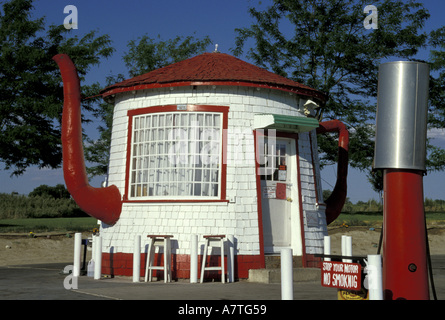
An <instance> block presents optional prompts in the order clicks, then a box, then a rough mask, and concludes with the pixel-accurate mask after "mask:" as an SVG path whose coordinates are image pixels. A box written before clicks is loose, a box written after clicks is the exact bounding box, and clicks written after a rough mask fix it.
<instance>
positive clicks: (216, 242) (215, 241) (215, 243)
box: [200, 235, 226, 283]
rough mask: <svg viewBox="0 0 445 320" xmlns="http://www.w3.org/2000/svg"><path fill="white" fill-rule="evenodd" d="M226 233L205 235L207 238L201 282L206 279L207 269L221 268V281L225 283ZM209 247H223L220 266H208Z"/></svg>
mask: <svg viewBox="0 0 445 320" xmlns="http://www.w3.org/2000/svg"><path fill="white" fill-rule="evenodd" d="M225 237H226V236H225V235H215V236H214V235H209V236H204V239H205V240H206V242H205V246H204V255H203V256H202V267H201V281H200V282H201V283H202V282H203V280H204V272H205V271H206V270H221V282H222V283H225V268H224V238H225ZM208 247H220V248H221V265H220V266H219V267H206V266H205V265H206V258H207V249H208Z"/></svg>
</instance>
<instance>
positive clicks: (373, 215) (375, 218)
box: [331, 212, 445, 227]
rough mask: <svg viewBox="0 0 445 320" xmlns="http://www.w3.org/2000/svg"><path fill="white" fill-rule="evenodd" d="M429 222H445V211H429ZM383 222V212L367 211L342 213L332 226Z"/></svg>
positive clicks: (427, 214) (371, 224)
mask: <svg viewBox="0 0 445 320" xmlns="http://www.w3.org/2000/svg"><path fill="white" fill-rule="evenodd" d="M426 222H427V223H445V212H431V213H430V212H427V213H426ZM382 223H383V213H382V212H366V213H342V214H340V216H339V217H338V218H337V219H336V220H335V221H334V222H333V223H332V224H331V225H332V226H340V225H343V224H344V225H347V226H369V227H372V226H381V225H382Z"/></svg>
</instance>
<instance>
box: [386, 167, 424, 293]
mask: <svg viewBox="0 0 445 320" xmlns="http://www.w3.org/2000/svg"><path fill="white" fill-rule="evenodd" d="M422 179H423V172H421V171H416V170H400V169H386V170H384V177H383V181H384V198H383V203H384V207H383V270H382V276H383V297H384V299H385V300H399V299H403V300H429V286H428V265H427V249H426V230H425V211H424V206H423V181H422Z"/></svg>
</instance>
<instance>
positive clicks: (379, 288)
mask: <svg viewBox="0 0 445 320" xmlns="http://www.w3.org/2000/svg"><path fill="white" fill-rule="evenodd" d="M367 269H368V293H369V300H383V284H382V257H381V255H379V254H369V255H368V266H367Z"/></svg>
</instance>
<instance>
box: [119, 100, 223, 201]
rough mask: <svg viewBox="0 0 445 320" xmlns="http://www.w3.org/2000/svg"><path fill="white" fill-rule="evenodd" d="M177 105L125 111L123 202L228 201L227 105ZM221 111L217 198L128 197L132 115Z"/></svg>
mask: <svg viewBox="0 0 445 320" xmlns="http://www.w3.org/2000/svg"><path fill="white" fill-rule="evenodd" d="M178 106H181V107H182V106H183V105H163V106H153V107H146V108H139V109H131V110H128V111H127V116H128V117H129V119H128V131H127V132H128V135H127V163H126V167H125V193H124V195H123V202H126V203H163V202H177V203H180V202H184V203H187V202H229V200H227V199H226V179H227V152H226V151H227V129H228V123H229V120H228V119H229V116H228V115H229V107H228V106H214V105H194V104H189V105H184V107H185V109H183V108H179V109H178ZM173 111H174V112H192V111H195V112H221V113H222V116H223V123H222V129H223V136H222V148H221V151H222V155H221V160H222V161H221V189H220V190H221V195H220V197H219V199H199V198H198V197H197V198H196V199H177V198H172V199H153V200H149V199H141V200H135V199H129V198H128V192H129V187H130V163H131V143H132V141H131V136H132V132H133V117H134V116H137V115H142V114H149V113H159V112H173Z"/></svg>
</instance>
